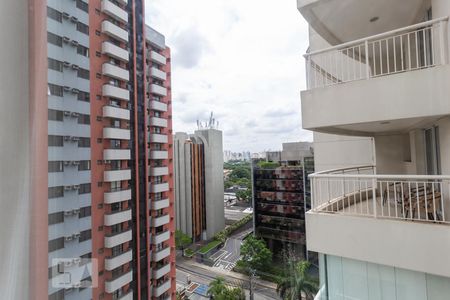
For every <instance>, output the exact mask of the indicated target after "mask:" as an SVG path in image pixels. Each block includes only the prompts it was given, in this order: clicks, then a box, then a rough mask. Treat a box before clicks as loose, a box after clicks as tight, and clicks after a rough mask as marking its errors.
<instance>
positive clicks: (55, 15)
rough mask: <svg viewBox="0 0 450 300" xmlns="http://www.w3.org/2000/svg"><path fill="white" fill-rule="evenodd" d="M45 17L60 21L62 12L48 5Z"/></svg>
mask: <svg viewBox="0 0 450 300" xmlns="http://www.w3.org/2000/svg"><path fill="white" fill-rule="evenodd" d="M47 17H49V18H50V19H53V20H55V21H57V22H59V23H62V13H60V12H59V11H57V10H56V9H54V8H51V7H48V6H47Z"/></svg>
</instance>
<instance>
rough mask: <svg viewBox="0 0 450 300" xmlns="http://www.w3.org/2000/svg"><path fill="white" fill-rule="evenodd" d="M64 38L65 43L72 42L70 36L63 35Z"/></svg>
mask: <svg viewBox="0 0 450 300" xmlns="http://www.w3.org/2000/svg"><path fill="white" fill-rule="evenodd" d="M62 40H63V42H64V43H68V42H70V38H69V37H68V36H63V38H62Z"/></svg>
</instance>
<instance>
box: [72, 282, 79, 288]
mask: <svg viewBox="0 0 450 300" xmlns="http://www.w3.org/2000/svg"><path fill="white" fill-rule="evenodd" d="M72 287H73V288H74V289H77V288H80V287H81V282H77V283H74V284H73V285H72Z"/></svg>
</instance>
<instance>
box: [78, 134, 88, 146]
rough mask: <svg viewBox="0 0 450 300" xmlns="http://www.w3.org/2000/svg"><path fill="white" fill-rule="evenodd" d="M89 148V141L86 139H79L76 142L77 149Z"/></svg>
mask: <svg viewBox="0 0 450 300" xmlns="http://www.w3.org/2000/svg"><path fill="white" fill-rule="evenodd" d="M90 146H91V139H90V138H86V137H80V139H79V140H78V147H80V148H89V147H90Z"/></svg>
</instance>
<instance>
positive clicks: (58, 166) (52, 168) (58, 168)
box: [48, 161, 64, 173]
mask: <svg viewBox="0 0 450 300" xmlns="http://www.w3.org/2000/svg"><path fill="white" fill-rule="evenodd" d="M48 172H49V173H55V172H64V163H63V162H62V161H49V162H48Z"/></svg>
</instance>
